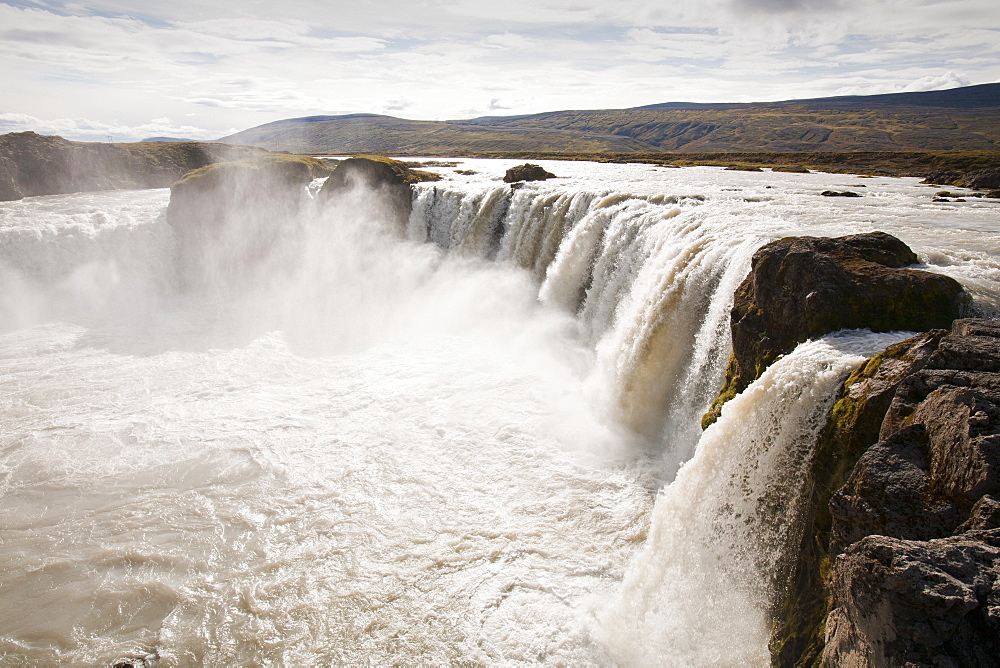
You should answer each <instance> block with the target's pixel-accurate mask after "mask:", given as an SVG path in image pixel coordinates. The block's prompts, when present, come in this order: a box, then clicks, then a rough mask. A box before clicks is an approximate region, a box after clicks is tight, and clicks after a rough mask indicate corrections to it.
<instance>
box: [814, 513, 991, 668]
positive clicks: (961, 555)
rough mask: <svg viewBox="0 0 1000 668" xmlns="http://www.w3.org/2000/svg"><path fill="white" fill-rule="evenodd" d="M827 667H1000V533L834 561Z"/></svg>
mask: <svg viewBox="0 0 1000 668" xmlns="http://www.w3.org/2000/svg"><path fill="white" fill-rule="evenodd" d="M832 580H833V585H832V595H833V605H834V609H833V610H832V612H831V613H830V617H829V619H828V621H827V632H826V649H825V651H824V654H823V665H824V666H903V665H906V666H956V667H957V666H984V667H990V666H1000V530H993V531H980V532H970V533H967V534H964V535H962V536H958V537H953V538H944V539H939V540H931V541H907V540H900V539H897V538H889V537H886V536H869V537H867V538H865V539H863V540H861V541H859V542H858V543H856V544H854V545H852V546H851V547H850V548H848V549H847V551H846V552H844V554H842V555H841V556H839V557H837V560H836V562H835V564H834V566H833V578H832Z"/></svg>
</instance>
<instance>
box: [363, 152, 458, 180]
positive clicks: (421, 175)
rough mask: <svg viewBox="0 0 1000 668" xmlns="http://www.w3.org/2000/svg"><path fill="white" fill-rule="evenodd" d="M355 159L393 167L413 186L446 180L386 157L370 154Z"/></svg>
mask: <svg viewBox="0 0 1000 668" xmlns="http://www.w3.org/2000/svg"><path fill="white" fill-rule="evenodd" d="M354 157H355V158H359V159H364V160H371V161H373V162H380V163H382V164H383V165H389V166H390V167H392V169H393V171H395V172H396V173H397V174H399V176H400V177H401V178H402V179H403V182H404V183H408V184H411V185H412V184H414V183H420V182H421V181H440V180H441V179H442V178H444V177H442V176H441V175H440V174H436V173H434V172H427V171H424V170H421V169H413V168H411V167H407V166H406V164H404V163H403V162H401V161H399V160H395V159H393V158H389V157H386V156H384V155H371V154H368V153H361V154H358V155H356V156H354Z"/></svg>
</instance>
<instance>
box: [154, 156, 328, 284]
mask: <svg viewBox="0 0 1000 668" xmlns="http://www.w3.org/2000/svg"><path fill="white" fill-rule="evenodd" d="M327 173H329V172H328V170H327V169H326V168H325V167H323V165H322V164H321V163H320V162H319V161H318V160H316V159H314V158H307V157H303V156H291V155H280V154H269V155H264V156H261V157H258V158H252V159H249V160H241V161H236V162H221V163H216V164H213V165H208V166H206V167H202V168H200V169H196V170H194V171H191V172H189V173H188V174H186V175H185V176H184V178H182V179H181V180H179V181H177V182H176V183H174V184H173V185H172V186H171V187H170V204H169V205H168V206H167V222H168V223H169V224H170V226H171V227H173V228H174V230H175V231H176V233H177V237H178V241H179V251H180V253H181V258H180V261H181V265H182V273H183V277H184V280H185V281H186V283H187V284H188V285H204V284H212V285H230V284H233V283H236V282H242V281H244V280H245V279H246V277H247V275H248V273H252V271H253V269H254V268H255V267H257V266H260V265H262V264H264V263H266V262H267V261H268V260H269V259H270V258H271V257H273V255H274V250H275V248H276V247H278V246H279V245H280V241H281V240H283V239H284V240H287V239H288V238H289V237H290V236H294V235H295V234H296V232H297V228H296V220H295V217H296V214H297V213H298V210H299V207H300V205H301V203H302V201H303V200H304V198H305V186H306V185H307V184H308V183H309V182H310V181H311V180H312V179H313V178H316V177H318V176H322V175H324V174H327Z"/></svg>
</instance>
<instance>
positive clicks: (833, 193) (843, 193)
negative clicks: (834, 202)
mask: <svg viewBox="0 0 1000 668" xmlns="http://www.w3.org/2000/svg"><path fill="white" fill-rule="evenodd" d="M820 195H822V196H823V197H861V195H860V194H859V193H856V192H854V191H852V190H824V191H823V192H821V193H820Z"/></svg>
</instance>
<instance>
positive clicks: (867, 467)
mask: <svg viewBox="0 0 1000 668" xmlns="http://www.w3.org/2000/svg"><path fill="white" fill-rule="evenodd" d="M929 468H930V438H929V436H928V434H927V429H926V428H925V426H924V425H923V424H914V425H912V426H910V427H907V428H905V429H901V430H900V431H898V432H896V433H895V434H893V435H892V436H891V437H890V438H887V439H885V440H884V441H880V442H879V443H877V444H875V445H873V446H872V447H870V448H869V449H868V451H867V452H865V454H864V455H863V456H862V457H861V459H860V460H858V463H857V465H855V467H854V470H853V471H852V472H851V475H850V477H849V478H848V480H847V483H846V484H845V485H844V486H843V487H842V488H841V489H840V490H839V491H838V492H837V493H836V494H834V495H833V498H832V499H831V500H830V515H831V517H832V520H833V521H832V526H831V535H830V551H831V553H832V554H838V553H840V552H842V551H843V550H844V548H846V547H847V546H848V545H850V544H851V543H855V542H857V541H859V540H861V539H862V538H864V537H865V536H869V535H872V534H878V535H882V536H894V537H896V538H905V539H912V540H929V539H931V538H944V537H946V536H950V535H951V534H952V533H953V532H954V530H955V529H956V528H957V527H958V526H959V525H960V524H961V523H962V522H963V521H964V520H965V519H966V517H965V516H964V515H963V514H962V513H961V511H960V510H959V509H958V507H957V506H956V505H955V504H954V503H953V502H951V501H949V500H946V499H940V498H938V497H936V496H934V495H932V493H931V491H932V490H931V475H930V473H929V472H928V469H929Z"/></svg>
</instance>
